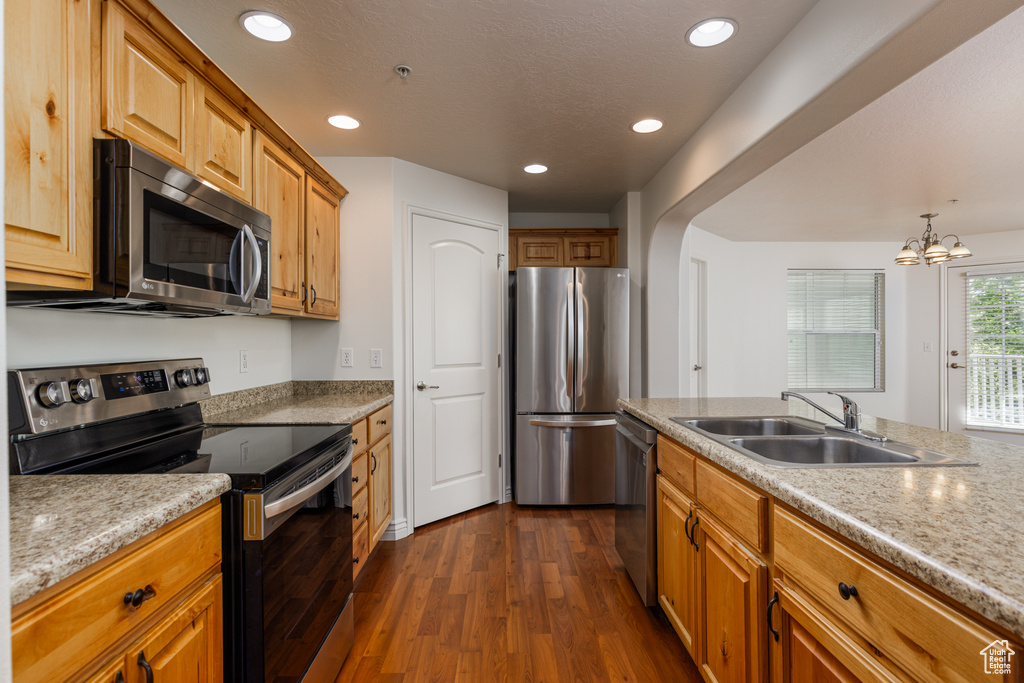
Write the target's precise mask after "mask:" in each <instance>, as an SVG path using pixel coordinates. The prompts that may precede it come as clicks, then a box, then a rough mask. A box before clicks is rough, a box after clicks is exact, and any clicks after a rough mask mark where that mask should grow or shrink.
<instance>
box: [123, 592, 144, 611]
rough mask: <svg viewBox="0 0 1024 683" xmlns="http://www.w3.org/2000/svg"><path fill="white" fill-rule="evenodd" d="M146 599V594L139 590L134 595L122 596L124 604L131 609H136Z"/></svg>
mask: <svg viewBox="0 0 1024 683" xmlns="http://www.w3.org/2000/svg"><path fill="white" fill-rule="evenodd" d="M145 597H146V592H145V591H144V590H142V589H141V588H140V589H139V590H137V591H135V592H134V593H125V594H124V604H126V605H131V606H132V607H138V606H139V605H141V604H142V601H143V600H144V599H145Z"/></svg>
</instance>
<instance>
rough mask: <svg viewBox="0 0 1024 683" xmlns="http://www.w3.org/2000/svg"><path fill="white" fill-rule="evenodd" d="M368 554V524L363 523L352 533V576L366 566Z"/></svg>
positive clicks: (357, 574)
mask: <svg viewBox="0 0 1024 683" xmlns="http://www.w3.org/2000/svg"><path fill="white" fill-rule="evenodd" d="M369 555H370V525H369V524H363V525H362V526H360V527H359V528H358V529H356V530H355V533H353V534H352V578H353V579H354V578H355V577H357V576H359V572H361V571H362V570H363V567H364V566H366V558H367V557H369Z"/></svg>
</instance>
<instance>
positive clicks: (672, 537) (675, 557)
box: [657, 476, 697, 657]
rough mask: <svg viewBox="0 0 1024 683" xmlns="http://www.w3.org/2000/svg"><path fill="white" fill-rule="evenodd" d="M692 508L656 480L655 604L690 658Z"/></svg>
mask: <svg viewBox="0 0 1024 683" xmlns="http://www.w3.org/2000/svg"><path fill="white" fill-rule="evenodd" d="M693 511H694V505H693V502H691V501H690V500H689V499H688V498H686V496H685V495H683V494H682V493H681V492H680V491H679V489H677V488H676V487H675V486H673V485H672V483H671V482H670V481H669V480H668V479H667V478H666V477H664V476H659V477H658V518H657V519H658V604H660V605H661V608H662V610H664V612H665V616H667V617H668V620H669V622H670V623H671V624H672V628H674V629H675V631H676V633H677V634H678V635H679V639H680V640H682V641H683V645H684V646H685V647H686V651H687V652H689V653H690V656H691V657H695V656H696V653H697V629H696V620H697V605H696V602H697V560H696V554H697V553H696V549H695V547H694V545H693V543H692V542H691V541H690V535H689V526H690V522H692V521H693Z"/></svg>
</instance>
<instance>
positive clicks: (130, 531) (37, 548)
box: [10, 474, 231, 605]
mask: <svg viewBox="0 0 1024 683" xmlns="http://www.w3.org/2000/svg"><path fill="white" fill-rule="evenodd" d="M132 478H134V482H133V481H132ZM139 478H145V479H146V481H141V482H140V479H139ZM69 480H74V481H69ZM100 480H102V483H97V482H100ZM11 483H12V491H11V501H10V504H11V531H12V533H11V539H10V540H11V547H10V551H11V557H10V561H11V568H10V571H11V575H10V580H11V584H10V596H11V604H12V605H17V604H18V603H21V602H24V601H25V600H27V599H29V598H31V597H33V596H34V595H36V594H37V593H40V592H42V591H44V590H46V589H48V588H50V587H52V586H55V585H57V584H58V583H60V582H61V581H63V580H64V579H67V578H68V577H71V576H73V575H74V574H76V573H78V572H79V571H81V570H83V569H86V568H88V567H89V566H91V565H93V564H95V563H96V562H98V561H100V560H102V559H104V558H106V557H108V556H109V555H112V554H113V553H115V552H117V551H119V550H121V549H122V548H125V547H127V546H128V545H130V544H132V543H134V542H135V541H137V540H139V539H140V538H143V537H144V536H146V535H147V534H149V533H151V532H153V531H156V530H157V529H159V528H160V527H162V526H164V525H165V524H168V523H170V522H173V521H174V520H176V519H178V518H179V517H182V516H183V515H186V514H188V513H189V512H191V511H193V510H195V509H197V508H199V507H201V506H202V505H204V504H206V503H208V502H209V501H211V500H214V499H216V498H217V497H219V496H220V495H221V494H222V493H224V492H225V491H227V490H229V489H230V488H231V478H230V477H229V476H228V475H226V474H178V475H174V474H149V475H146V474H142V475H67V476H60V475H52V476H46V477H41V476H40V477H36V476H25V477H12V478H11ZM88 486H92V487H94V488H95V489H96V490H95V493H94V495H90V491H89V490H87V487H88ZM62 489H63V491H62ZM69 489H74V490H75V491H76V492H77V493H78V495H80V496H82V497H83V499H84V500H96V499H97V498H99V497H101V496H102V495H103V494H107V495H109V494H110V493H111V491H112V490H114V491H117V492H118V493H119V494H121V495H123V499H122V500H119V502H118V503H117V504H115V505H105V504H103V503H99V504H96V505H88V503H85V504H84V505H83V507H76V504H75V502H74V501H73V500H72V501H68V502H65V504H63V505H62V504H61V503H60V502H58V501H62V500H65V496H64V495H63V494H64V493H65V492H66V491H67V490H69ZM169 489H170V490H169ZM41 496H45V498H46V499H49V500H51V501H53V503H52V505H53V506H54V508H59V509H52V510H46V509H41V507H40V505H39V501H40V497H41ZM157 497H159V502H156V503H154V502H153V500H154V499H155V498H157ZM104 502H105V501H104ZM29 507H32V508H33V509H31V510H30V509H28V508H29ZM43 507H45V506H43ZM84 507H87V509H83V508H84ZM136 507H137V508H139V510H138V511H137V512H131V513H129V514H128V515H125V516H123V517H122V516H120V514H121V511H122V510H124V509H126V508H127V509H129V510H133V509H134V508H136ZM61 515H66V516H68V517H74V520H72V521H71V524H72V525H73V526H74V527H75V530H74V531H73V532H70V533H68V531H67V529H66V528H63V527H64V526H65V521H66V520H64V519H63V518H62V517H61ZM108 518H109V519H108ZM50 522H53V526H55V527H60V528H61V529H58V531H57V532H55V533H54V534H53V535H46V534H45V533H39V534H38V536H37V537H36V538H33V537H32V535H33V532H30V531H29V530H28V529H32V528H34V527H36V526H38V525H40V524H42V525H45V524H48V523H50ZM82 527H85V528H82ZM19 528H20V529H21V531H19ZM61 530H63V531H64V532H65V533H67V535H68V536H69V537H73V538H67V539H62V538H60V537H59V534H60V531H61Z"/></svg>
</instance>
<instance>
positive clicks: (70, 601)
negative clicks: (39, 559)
mask: <svg viewBox="0 0 1024 683" xmlns="http://www.w3.org/2000/svg"><path fill="white" fill-rule="evenodd" d="M220 542H221V529H220V507H219V505H218V506H215V507H212V508H210V509H209V510H207V511H206V512H203V513H201V514H199V515H198V516H196V517H194V518H193V519H191V520H189V521H187V522H185V523H183V524H180V525H178V526H177V527H175V528H173V529H170V530H169V531H167V532H166V533H163V534H162V535H160V536H158V537H157V538H155V539H154V540H153V541H151V542H149V543H147V544H146V545H144V546H142V547H141V548H139V549H138V550H136V551H134V552H132V553H131V554H129V555H127V556H125V557H124V558H122V559H120V560H117V561H116V562H114V563H113V564H111V565H110V566H108V567H106V568H104V569H102V570H100V571H99V572H97V573H96V574H93V575H92V576H89V577H88V578H86V579H83V580H82V581H81V582H79V583H76V584H73V585H71V586H69V587H68V588H67V590H65V591H63V592H62V593H60V594H58V595H56V596H55V597H53V598H51V599H49V600H47V601H46V602H44V603H43V604H42V605H41V606H40V607H38V608H37V609H35V610H33V611H31V612H28V613H27V614H25V615H24V616H22V617H20V618H19V619H17V620H16V621H15V622H14V623H13V624H12V625H11V631H12V634H11V642H12V649H13V655H14V662H13V663H14V675H15V678H16V679H18V680H21V681H56V680H62V679H63V677H64V676H65V675H66V674H67V673H68V672H70V671H75V670H77V669H78V668H79V667H80V666H81V665H82V664H84V663H86V662H88V661H90V660H92V659H93V658H94V657H97V656H98V655H99V654H100V653H101V652H103V651H104V650H105V649H107V648H108V647H110V645H111V644H112V643H115V642H117V641H118V640H119V639H121V638H124V637H125V636H127V635H128V634H129V633H130V632H132V631H134V630H136V628H138V627H139V626H140V625H141V624H142V622H144V621H146V620H147V619H149V618H150V617H151V616H152V615H153V614H154V613H156V612H157V611H159V610H160V609H161V608H163V607H165V606H167V605H168V604H170V603H171V601H172V600H173V599H175V598H176V597H177V598H178V599H180V594H181V592H182V591H183V590H184V589H185V588H187V587H188V586H189V585H190V584H192V583H194V582H195V581H197V580H198V579H199V578H201V577H202V576H204V575H205V574H207V573H209V572H210V570H211V569H213V568H217V567H219V565H220V558H221V548H220ZM136 589H143V590H145V591H146V593H147V594H149V595H150V597H149V598H148V599H147V600H146V601H145V602H143V603H142V604H141V605H140V606H139V607H138V608H132V607H130V606H128V605H126V604H125V603H124V599H123V598H124V595H125V593H126V592H128V591H134V590H136Z"/></svg>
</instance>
